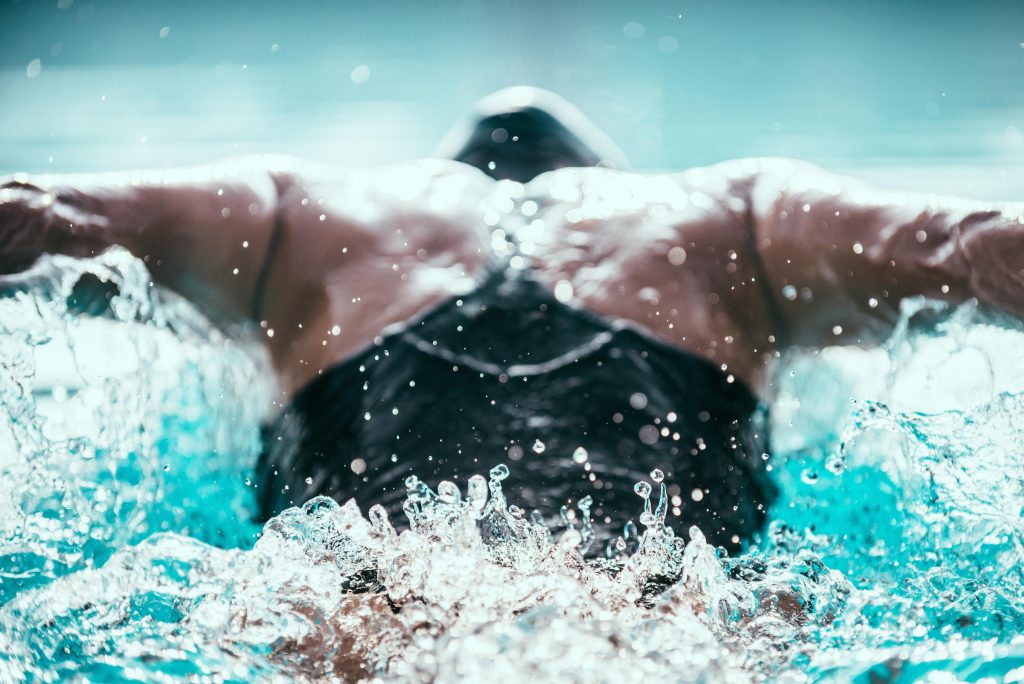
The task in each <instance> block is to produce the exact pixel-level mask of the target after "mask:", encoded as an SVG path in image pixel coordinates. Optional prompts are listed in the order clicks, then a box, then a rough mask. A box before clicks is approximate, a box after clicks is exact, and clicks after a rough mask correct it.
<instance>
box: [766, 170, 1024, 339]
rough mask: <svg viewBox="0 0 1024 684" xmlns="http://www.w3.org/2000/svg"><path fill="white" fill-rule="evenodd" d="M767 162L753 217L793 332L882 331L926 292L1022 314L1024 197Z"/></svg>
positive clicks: (857, 334)
mask: <svg viewBox="0 0 1024 684" xmlns="http://www.w3.org/2000/svg"><path fill="white" fill-rule="evenodd" d="M757 163H758V164H759V165H760V170H759V171H758V173H757V174H756V175H755V176H754V181H753V183H752V185H751V210H752V215H753V220H752V223H753V226H752V228H753V230H754V234H755V235H754V239H755V241H756V244H757V246H758V250H759V253H760V257H761V260H762V263H763V265H764V270H765V272H766V275H767V279H768V282H769V286H770V290H771V292H772V294H773V296H774V297H775V303H776V304H777V307H776V308H777V309H778V311H779V312H780V317H781V319H782V320H781V321H780V325H781V326H782V327H783V328H784V329H785V331H784V332H785V334H786V336H787V337H788V342H789V343H793V344H810V345H821V344H829V343H835V342H843V343H871V342H876V341H878V340H880V339H883V338H884V337H885V336H886V335H887V334H888V333H889V331H890V330H891V329H892V325H893V324H894V323H895V322H896V321H897V320H898V318H899V307H900V302H901V300H903V299H905V298H907V297H913V296H919V295H921V296H925V297H930V298H934V299H942V300H946V301H951V302H961V301H964V300H967V299H970V298H972V297H974V298H977V299H978V300H979V301H980V302H981V303H983V304H986V305H989V306H992V307H995V308H997V309H1000V310H1003V311H1006V312H1009V313H1012V314H1014V315H1017V316H1024V205H1022V204H1011V203H1001V204H996V203H991V202H990V203H983V202H976V201H969V200H963V199H959V198H954V197H948V196H935V195H923V194H915V193H906V192H892V191H884V190H879V189H876V188H872V187H870V186H868V185H866V184H863V183H860V182H858V181H855V180H853V179H849V178H844V177H841V176H836V175H832V174H829V173H827V172H825V171H822V170H821V169H819V168H817V167H815V166H812V165H810V164H805V163H802V162H790V161H786V160H760V161H758V162H757ZM780 337H781V336H780ZM784 343H785V342H784Z"/></svg>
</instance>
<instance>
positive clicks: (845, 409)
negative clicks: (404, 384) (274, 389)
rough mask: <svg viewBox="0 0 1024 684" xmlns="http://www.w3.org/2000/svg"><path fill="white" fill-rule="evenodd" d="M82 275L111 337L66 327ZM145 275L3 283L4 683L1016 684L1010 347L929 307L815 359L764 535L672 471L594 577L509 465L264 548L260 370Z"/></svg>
mask: <svg viewBox="0 0 1024 684" xmlns="http://www.w3.org/2000/svg"><path fill="white" fill-rule="evenodd" d="M83 271H87V272H94V273H97V274H99V275H100V276H101V277H102V278H104V279H109V280H111V281H113V282H115V283H117V284H118V286H119V289H120V292H121V294H120V295H118V296H116V297H114V299H113V302H112V311H113V314H114V316H115V317H116V318H117V319H118V320H119V321H120V322H118V323H111V322H109V321H103V320H96V319H91V318H88V317H85V316H81V315H74V314H73V313H72V312H69V311H68V310H67V299H68V295H69V293H70V289H71V287H72V285H73V284H74V283H75V281H76V280H77V279H78V276H79V275H80V274H81V273H82V272H83ZM147 282H148V276H147V274H146V272H145V270H144V269H143V267H142V265H141V263H140V262H138V261H136V260H134V259H132V258H131V257H129V256H128V255H126V254H125V253H123V252H117V251H115V252H111V253H108V254H107V255H105V256H104V257H102V258H100V259H99V260H97V261H94V262H76V261H72V260H68V259H59V258H57V259H54V260H53V261H51V262H49V263H48V264H46V265H44V266H43V268H42V269H41V270H40V271H39V272H38V273H37V274H36V275H35V276H33V277H32V278H31V279H30V281H29V282H28V283H23V284H18V283H10V282H8V283H5V284H4V285H3V288H2V289H3V290H4V294H5V296H4V297H3V298H0V365H2V372H0V412H2V414H3V415H2V418H0V449H2V452H0V478H2V481H0V681H7V680H13V681H19V680H23V679H26V680H32V681H58V680H60V681H63V680H67V679H76V678H77V679H79V680H84V679H89V680H92V681H109V680H116V681H122V680H133V681H154V680H156V681H161V680H164V679H167V680H177V679H179V678H181V677H183V676H206V677H207V679H205V680H207V681H222V680H229V681H253V680H267V679H277V680H281V681H291V680H295V679H317V678H323V677H328V678H335V679H347V680H355V679H359V678H376V679H380V680H399V681H408V680H414V681H418V680H422V681H434V680H436V681H454V680H467V681H529V680H533V681H581V682H582V681H586V682H604V681H607V682H631V681H668V682H673V681H714V682H719V681H734V682H749V681H758V680H766V679H768V680H775V681H787V682H788V681H794V682H803V681H849V680H851V679H853V680H856V681H863V682H887V681H912V680H915V679H925V680H928V681H956V680H959V679H963V680H968V681H991V682H1004V681H1006V682H1009V681H1021V680H1024V640H1022V638H1021V637H1020V636H1019V635H1020V633H1021V631H1022V628H1024V600H1022V598H1024V597H1022V576H1021V561H1022V560H1024V547H1022V527H1024V524H1022V517H1021V515H1022V507H1024V487H1022V469H1021V464H1022V461H1024V458H1022V455H1021V448H1022V447H1021V445H1022V444H1024V422H1022V418H1021V416H1022V415H1024V412H1022V409H1024V393H1022V392H1024V333H1022V332H1021V330H1020V328H1018V327H1016V326H1015V325H1014V324H1009V323H1005V322H993V321H991V320H988V319H984V318H982V317H980V316H979V315H978V314H977V312H975V311H974V310H973V308H971V307H969V306H965V307H961V308H959V309H956V310H953V311H945V310H942V309H941V308H938V307H935V306H932V305H928V304H926V303H915V304H914V305H913V306H911V307H908V309H907V311H906V315H905V318H904V323H903V324H902V325H901V327H900V329H899V330H898V331H897V332H896V333H895V334H894V335H893V337H892V338H891V339H890V340H889V341H888V343H887V344H886V345H885V346H884V347H883V348H881V349H875V350H864V351H854V350H838V349H830V350H826V351H825V352H823V353H821V354H817V355H811V354H804V355H798V354H795V355H793V356H792V357H791V358H789V359H787V360H785V362H784V363H781V364H780V365H779V367H778V368H777V370H776V383H775V385H776V396H775V398H774V399H773V403H772V415H773V421H774V429H775V432H774V438H775V456H774V457H773V458H772V460H771V462H770V463H771V466H772V469H773V473H774V475H775V477H776V479H777V481H778V483H779V486H780V489H781V491H782V496H781V498H780V500H779V501H778V503H777V504H776V506H775V507H774V508H773V509H772V511H771V514H770V525H769V527H768V529H767V530H766V532H765V534H764V538H763V539H762V540H761V541H760V542H759V543H757V544H754V545H753V546H752V547H751V548H750V549H749V550H748V551H747V552H745V553H744V554H742V555H740V556H738V557H735V558H730V557H727V556H726V555H725V554H724V553H722V552H719V551H717V550H716V549H714V548H712V547H710V546H709V545H708V544H706V543H705V542H704V541H703V537H702V535H701V534H700V533H699V531H695V532H693V533H692V537H693V541H691V542H690V543H689V544H687V545H684V544H683V543H682V542H681V540H680V539H679V538H678V537H677V536H675V535H676V534H677V533H679V532H680V530H675V531H673V530H672V529H671V527H666V526H665V525H664V524H663V522H662V519H663V511H664V508H665V506H666V505H667V503H668V501H667V500H666V497H669V498H670V497H671V496H672V492H673V491H678V490H675V489H673V488H672V482H670V481H665V482H660V483H659V482H658V480H660V479H661V478H660V474H659V473H654V474H652V478H651V481H650V482H649V483H648V486H640V487H639V488H638V490H639V492H640V493H641V494H645V493H647V494H648V498H642V497H640V496H638V497H637V499H636V513H635V516H634V519H635V521H636V522H629V521H627V520H623V521H622V523H623V525H624V533H623V537H622V538H621V539H620V540H613V542H612V543H611V544H610V545H609V546H608V548H607V550H605V549H590V550H589V551H587V554H586V556H587V559H586V560H584V556H583V552H584V551H585V550H587V547H588V545H589V544H590V531H589V527H588V524H587V519H588V515H587V510H586V506H585V503H584V506H583V508H582V509H577V510H573V511H564V512H563V516H562V518H563V520H564V522H565V524H564V525H563V526H560V527H556V528H553V529H549V528H547V527H544V526H543V525H541V524H538V523H536V522H534V520H535V518H534V517H533V516H531V515H530V514H529V512H523V511H520V510H519V509H518V508H517V507H516V506H515V504H516V502H515V501H514V500H506V495H505V493H504V492H503V491H502V489H501V479H502V476H503V474H504V473H503V472H502V470H501V469H500V468H498V469H496V470H495V471H494V472H492V473H480V475H479V476H478V477H474V478H472V479H470V480H468V481H459V482H458V483H455V484H453V483H446V484H440V483H436V482H430V483H429V484H430V485H432V487H433V488H432V489H431V488H428V487H427V486H426V485H424V484H422V483H420V482H419V481H417V480H415V479H411V480H410V481H409V482H407V485H408V487H409V500H408V502H407V505H406V510H407V512H408V514H409V520H391V521H389V520H388V519H387V518H386V516H385V515H384V514H383V512H382V511H381V510H380V509H371V510H369V511H359V510H357V509H356V507H355V506H354V504H346V505H342V506H339V505H338V504H335V503H333V502H331V501H329V500H326V499H318V500H314V501H312V502H309V503H308V504H306V506H304V507H303V508H296V509H290V510H288V511H285V512H284V513H283V514H282V515H280V516H278V517H277V518H275V519H273V520H271V521H270V522H269V523H267V525H266V526H265V527H263V528H262V530H260V528H259V527H257V526H256V525H254V524H252V523H251V522H250V521H249V518H248V512H249V511H251V510H252V508H253V506H252V500H253V493H254V489H253V488H254V487H256V486H257V483H255V482H253V480H252V467H253V465H254V463H255V459H256V456H257V453H258V448H259V444H258V425H259V421H260V419H261V415H260V412H261V410H262V407H263V406H264V405H265V403H266V398H267V396H268V392H269V391H270V388H269V387H268V386H267V385H266V380H265V378H266V377H267V372H266V368H265V365H264V361H263V360H262V359H261V357H260V355H259V354H258V353H256V352H255V351H254V350H252V349H246V348H244V347H242V346H240V345H238V344H236V343H230V342H228V341H227V340H226V339H224V338H223V337H222V336H221V335H220V334H219V333H217V332H216V331H214V330H213V329H211V328H210V327H209V326H208V325H207V324H205V322H204V321H203V320H202V319H201V318H200V317H198V316H197V315H196V314H195V313H194V311H192V310H191V308H190V307H188V306H187V305H185V304H183V303H182V302H180V301H179V300H177V299H175V298H172V297H169V296H166V295H154V294H153V292H152V291H151V290H149V289H148V288H147V287H146V286H145V283H147ZM529 457H531V458H534V457H535V458H559V457H560V458H571V457H572V455H571V454H561V455H559V454H550V453H544V454H543V455H542V456H541V455H530V456H529ZM682 494H683V498H684V499H685V495H686V494H685V493H682ZM672 503H675V502H672ZM682 505H684V506H685V505H686V503H685V500H684V501H683V504H682ZM668 521H669V523H671V517H670V518H669V520H668ZM396 528H397V529H398V530H400V531H399V532H396Z"/></svg>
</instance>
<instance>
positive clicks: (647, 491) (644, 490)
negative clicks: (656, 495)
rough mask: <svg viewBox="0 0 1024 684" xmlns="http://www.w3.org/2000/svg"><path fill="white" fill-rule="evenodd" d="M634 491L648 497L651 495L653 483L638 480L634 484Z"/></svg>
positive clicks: (638, 494)
mask: <svg viewBox="0 0 1024 684" xmlns="http://www.w3.org/2000/svg"><path fill="white" fill-rule="evenodd" d="M633 491H634V492H636V494H637V496H640V497H643V498H645V499H646V498H648V497H650V496H651V485H650V483H648V482H637V483H636V484H635V485H633Z"/></svg>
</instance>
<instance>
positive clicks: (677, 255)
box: [666, 247, 686, 266]
mask: <svg viewBox="0 0 1024 684" xmlns="http://www.w3.org/2000/svg"><path fill="white" fill-rule="evenodd" d="M666 256H667V258H668V263H670V264H672V265H673V266H682V265H683V264H684V263H686V250H685V249H683V248H682V247H673V248H672V249H670V250H668V254H667V255H666Z"/></svg>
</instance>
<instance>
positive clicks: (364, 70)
mask: <svg viewBox="0 0 1024 684" xmlns="http://www.w3.org/2000/svg"><path fill="white" fill-rule="evenodd" d="M369 80H370V67H368V66H366V65H365V64H360V65H359V66H357V67H356V68H355V69H353V70H352V82H353V83H355V84H356V85H362V84H363V83H366V82H367V81H369Z"/></svg>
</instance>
